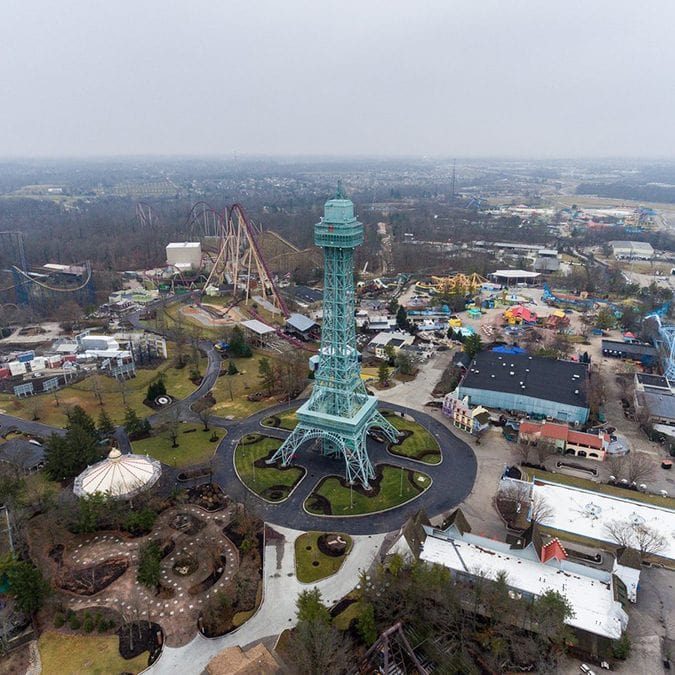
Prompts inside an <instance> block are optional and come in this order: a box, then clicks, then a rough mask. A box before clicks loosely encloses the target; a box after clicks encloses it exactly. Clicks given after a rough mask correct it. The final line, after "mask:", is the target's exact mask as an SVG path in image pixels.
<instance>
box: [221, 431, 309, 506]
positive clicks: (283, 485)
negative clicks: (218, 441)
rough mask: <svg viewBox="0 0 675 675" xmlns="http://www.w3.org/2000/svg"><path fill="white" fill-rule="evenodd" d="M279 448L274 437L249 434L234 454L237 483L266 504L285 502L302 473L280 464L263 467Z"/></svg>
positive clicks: (299, 469) (299, 470)
mask: <svg viewBox="0 0 675 675" xmlns="http://www.w3.org/2000/svg"><path fill="white" fill-rule="evenodd" d="M280 445H281V440H280V439H278V438H271V437H269V436H262V435H260V434H249V435H248V436H244V438H242V440H241V441H240V442H239V444H238V445H237V447H236V448H235V451H234V465H235V468H236V470H237V473H238V475H239V478H240V479H241V481H242V482H243V483H244V485H246V487H247V488H249V490H252V491H253V492H255V493H256V494H258V495H260V496H261V497H262V498H263V499H267V500H268V501H270V502H281V501H283V500H284V499H286V498H287V497H288V495H289V494H290V493H291V492H292V490H293V488H294V487H295V486H296V485H297V484H298V483H299V482H300V481H301V480H302V477H303V476H304V474H305V471H304V469H302V468H301V467H297V466H287V467H283V466H281V462H276V463H274V464H267V460H268V459H271V457H272V455H273V454H274V453H275V452H276V451H277V449H278V448H279V446H280Z"/></svg>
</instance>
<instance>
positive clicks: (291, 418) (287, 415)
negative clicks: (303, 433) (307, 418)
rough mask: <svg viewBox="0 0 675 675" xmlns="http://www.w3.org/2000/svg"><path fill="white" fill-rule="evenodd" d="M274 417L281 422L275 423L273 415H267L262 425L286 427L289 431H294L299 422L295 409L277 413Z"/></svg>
mask: <svg viewBox="0 0 675 675" xmlns="http://www.w3.org/2000/svg"><path fill="white" fill-rule="evenodd" d="M274 417H276V418H277V419H278V420H279V424H276V425H275V424H274V418H273V417H266V418H265V419H264V420H263V421H262V425H263V426H264V427H270V428H272V429H286V430H287V431H293V429H295V426H296V425H297V423H298V416H297V415H296V414H295V410H289V411H287V412H284V413H280V414H278V415H275V416H274Z"/></svg>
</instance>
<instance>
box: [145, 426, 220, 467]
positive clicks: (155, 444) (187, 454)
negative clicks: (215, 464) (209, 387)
mask: <svg viewBox="0 0 675 675" xmlns="http://www.w3.org/2000/svg"><path fill="white" fill-rule="evenodd" d="M191 430H194V431H191ZM186 431H189V432H190V433H185V432H186ZM214 431H215V433H216V435H217V436H218V440H217V441H210V440H209V439H210V438H211V436H212V434H213V433H214ZM224 435H225V431H224V430H223V429H211V430H209V431H204V427H203V426H202V425H201V424H181V425H179V427H178V438H177V439H176V440H177V443H178V447H177V448H172V447H171V445H172V442H171V438H170V437H169V434H168V432H166V431H162V432H160V433H158V434H157V435H156V436H151V437H150V438H143V439H142V440H140V441H134V442H133V444H132V445H133V448H134V452H135V453H137V454H139V455H150V457H154V458H155V459H158V460H159V461H160V462H162V463H164V464H168V465H169V466H176V467H184V466H190V465H191V464H205V463H206V462H208V461H209V460H210V459H211V457H213V453H214V452H215V451H216V448H217V447H218V441H220V439H221V438H222V437H223V436H224Z"/></svg>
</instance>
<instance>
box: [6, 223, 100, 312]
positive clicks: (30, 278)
mask: <svg viewBox="0 0 675 675" xmlns="http://www.w3.org/2000/svg"><path fill="white" fill-rule="evenodd" d="M23 238H24V233H23V232H20V231H7V232H0V243H1V244H2V250H3V252H4V253H5V254H6V256H7V257H8V258H9V259H10V260H11V261H13V262H14V263H15V264H11V263H10V264H11V266H10V267H9V269H7V270H4V271H6V272H9V273H10V274H11V277H12V283H11V284H10V285H8V286H4V287H2V288H0V294H4V293H7V292H11V291H14V295H15V298H14V299H15V300H16V304H17V305H31V306H35V305H39V304H43V303H44V302H45V300H46V299H47V298H49V297H53V295H54V294H55V295H72V296H74V297H75V298H76V300H78V301H79V302H81V303H82V304H89V305H93V304H95V302H96V292H95V288H94V281H93V278H92V273H91V264H90V262H89V261H88V260H86V261H84V262H81V263H77V264H74V265H46V266H44V267H42V268H40V271H36V270H31V269H30V268H29V266H28V262H27V259H26V253H25V247H24V239H23ZM5 299H6V298H5Z"/></svg>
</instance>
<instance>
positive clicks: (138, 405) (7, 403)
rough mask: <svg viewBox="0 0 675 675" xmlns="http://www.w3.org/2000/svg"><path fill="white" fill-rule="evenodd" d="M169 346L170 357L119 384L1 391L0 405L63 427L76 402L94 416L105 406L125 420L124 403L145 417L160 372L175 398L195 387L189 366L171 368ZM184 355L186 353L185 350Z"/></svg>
mask: <svg viewBox="0 0 675 675" xmlns="http://www.w3.org/2000/svg"><path fill="white" fill-rule="evenodd" d="M168 347H169V358H168V359H167V360H166V361H162V362H161V363H160V365H159V367H158V368H154V369H152V370H146V369H138V370H137V371H136V377H134V378H132V379H131V380H125V381H124V383H123V385H121V384H120V383H119V382H118V381H117V380H115V379H113V378H112V377H108V376H107V375H98V376H96V377H95V376H89V377H87V378H86V379H85V380H83V381H82V382H78V383H77V384H74V385H72V386H69V387H64V388H63V389H59V390H58V391H57V392H56V396H57V398H58V405H57V400H56V399H55V398H54V394H40V395H39V396H31V397H30V398H25V399H18V398H16V397H15V396H12V395H11V394H0V408H2V409H3V410H4V411H5V412H6V413H7V414H8V415H16V416H17V417H21V418H23V419H26V420H32V419H33V417H34V412H36V411H37V413H38V417H39V421H40V422H42V423H44V424H49V425H51V426H56V427H63V426H64V425H65V424H66V411H67V410H68V409H69V408H71V407H72V406H76V405H79V406H81V407H82V408H84V410H85V411H86V412H87V413H89V414H90V415H91V416H92V417H93V418H94V419H96V418H97V417H98V415H99V413H100V412H101V408H102V407H104V408H105V409H106V411H107V412H108V415H110V417H111V418H112V420H113V422H116V423H118V424H121V423H122V422H123V420H124V411H125V409H126V407H127V406H129V407H130V408H133V409H134V410H135V411H136V413H137V414H138V415H139V416H140V417H147V416H148V415H151V414H152V413H153V411H152V410H151V409H150V408H148V407H147V406H146V405H143V400H144V399H145V395H146V393H147V389H148V385H149V384H150V383H151V382H153V381H154V380H156V379H157V378H158V377H159V375H160V374H161V375H162V376H163V377H164V382H165V384H166V390H167V392H168V393H169V394H170V395H171V396H173V397H174V398H176V399H181V398H185V396H187V395H188V394H189V393H191V392H193V391H194V390H195V389H196V388H197V387H196V385H194V384H193V383H192V382H191V381H190V370H191V366H190V365H186V366H185V367H183V368H180V369H178V368H174V367H173V364H174V355H175V346H174V345H172V344H169V345H168ZM185 355H186V356H189V355H190V354H189V350H187V349H186V351H185ZM205 369H206V358H204V357H203V355H201V352H200V357H199V370H200V372H201V373H202V374H203V373H204V370H205ZM96 387H98V390H99V391H100V393H101V398H102V400H103V406H101V405H100V403H99V401H98V398H97V396H96Z"/></svg>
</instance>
